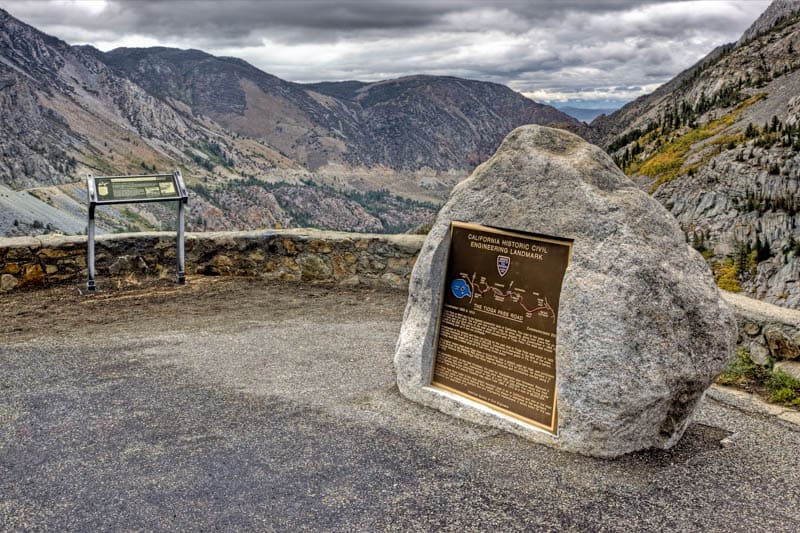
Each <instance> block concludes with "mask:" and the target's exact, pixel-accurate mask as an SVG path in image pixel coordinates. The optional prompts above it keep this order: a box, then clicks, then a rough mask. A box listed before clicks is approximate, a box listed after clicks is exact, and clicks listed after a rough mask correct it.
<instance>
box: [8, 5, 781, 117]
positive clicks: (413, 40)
mask: <svg viewBox="0 0 800 533" xmlns="http://www.w3.org/2000/svg"><path fill="white" fill-rule="evenodd" d="M768 5H769V0H706V1H685V2H683V1H678V2H648V1H632V0H631V1H623V0H594V1H592V0H585V1H576V0H568V1H556V0H552V1H547V0H532V1H528V2H522V1H501V2H489V1H474V0H427V1H403V2H400V1H397V2H385V1H366V0H365V1H360V2H352V1H351V2H334V1H320V0H295V1H255V0H252V1H219V2H210V1H209V2H204V1H173V2H155V1H118V0H96V1H95V0H83V1H81V0H78V1H72V0H39V1H20V0H0V6H2V7H3V8H4V9H6V10H7V11H9V12H10V13H11V14H12V15H14V16H16V17H18V18H20V19H22V20H23V21H25V22H27V23H29V24H32V25H33V26H36V27H37V28H39V29H40V30H42V31H44V32H46V33H49V34H51V35H55V36H57V37H60V38H61V39H63V40H65V41H67V42H69V43H71V44H91V45H94V46H96V47H97V48H100V49H101V50H110V49H112V48H116V47H119V46H156V45H159V46H174V47H179V48H198V49H201V50H205V51H207V52H209V53H212V54H215V55H226V56H234V57H239V58H242V59H245V60H247V61H249V62H250V63H252V64H254V65H256V66H257V67H259V68H261V69H262V70H265V71H267V72H269V73H271V74H275V75H277V76H280V77H282V78H284V79H288V80H293V81H298V82H311V81H322V80H347V79H358V80H364V81H374V80H380V79H387V78H394V77H399V76H405V75H409V74H419V73H427V74H440V75H453V76H461V77H465V78H472V79H479V80H486V81H495V82H499V83H504V84H506V85H508V86H510V87H511V88H513V89H516V90H518V91H520V92H522V93H524V94H526V95H528V96H529V97H531V98H533V99H535V100H537V101H541V102H545V103H550V104H564V103H570V104H578V105H582V106H584V107H591V106H598V107H604V106H612V107H616V106H618V105H621V104H622V103H624V102H626V101H628V100H631V99H633V98H635V97H637V96H639V95H641V94H644V93H647V92H650V91H652V90H653V89H655V88H656V87H657V86H658V85H659V84H661V83H663V82H665V81H667V80H669V79H670V78H672V77H673V76H674V75H675V74H677V73H678V72H680V71H681V70H683V69H684V68H686V67H688V66H690V65H691V64H693V63H694V62H695V61H697V60H698V59H700V58H701V57H703V56H704V55H705V54H707V53H708V52H709V51H711V50H712V49H713V48H714V47H716V46H718V45H720V44H723V43H726V42H731V41H735V40H737V39H738V38H739V36H740V34H741V33H742V32H743V31H744V30H745V29H746V28H747V27H748V26H749V25H750V24H751V23H752V22H753V21H754V20H755V19H756V18H757V17H758V15H759V14H760V13H761V12H762V11H763V10H764V9H766V7H767V6H768Z"/></svg>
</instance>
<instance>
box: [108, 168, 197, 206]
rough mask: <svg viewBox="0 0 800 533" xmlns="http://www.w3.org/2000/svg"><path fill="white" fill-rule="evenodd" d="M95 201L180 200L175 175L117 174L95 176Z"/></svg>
mask: <svg viewBox="0 0 800 533" xmlns="http://www.w3.org/2000/svg"><path fill="white" fill-rule="evenodd" d="M94 186H95V190H96V191H97V203H99V204H102V203H104V202H121V201H137V200H141V201H146V200H180V199H181V195H180V193H179V189H178V186H177V184H176V183H175V177H174V176H172V175H169V174H165V175H161V176H117V177H107V178H95V180H94Z"/></svg>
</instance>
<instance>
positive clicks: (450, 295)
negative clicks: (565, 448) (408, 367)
mask: <svg viewBox="0 0 800 533" xmlns="http://www.w3.org/2000/svg"><path fill="white" fill-rule="evenodd" d="M450 239H451V240H450V254H449V256H448V259H447V273H446V277H445V284H444V295H443V298H442V308H441V311H440V315H439V331H438V333H437V347H436V361H435V364H434V368H433V381H432V384H433V385H434V386H436V387H439V388H442V389H445V390H448V391H450V392H453V393H456V394H459V395H461V396H465V397H467V398H469V399H471V400H473V401H477V402H479V403H481V404H483V405H486V406H488V407H491V408H493V409H495V410H497V411H500V412H502V413H504V414H507V415H510V416H513V417H515V418H517V419H520V420H522V421H524V422H526V423H528V424H532V425H534V426H536V427H539V428H541V429H544V430H546V431H549V432H550V433H553V434H555V433H556V425H557V418H556V324H557V320H558V303H559V299H560V297H561V282H562V280H563V279H564V273H565V272H566V270H567V265H568V264H569V258H570V253H571V251H572V241H571V240H570V239H561V238H557V237H546V236H543V235H534V234H527V233H521V232H517V231H510V230H503V229H497V228H491V227H488V226H479V225H476V224H465V223H463V222H452V223H451V225H450Z"/></svg>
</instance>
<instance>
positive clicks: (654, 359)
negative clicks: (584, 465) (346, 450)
mask: <svg viewBox="0 0 800 533" xmlns="http://www.w3.org/2000/svg"><path fill="white" fill-rule="evenodd" d="M453 220H456V221H462V222H470V223H475V224H483V225H487V226H494V227H500V228H507V229H511V230H518V231H525V232H531V233H539V234H545V235H553V236H558V237H564V238H570V239H574V244H573V249H572V259H571V262H570V265H569V267H568V269H567V272H566V275H565V277H564V282H563V287H562V292H561V303H560V309H559V311H558V326H557V328H558V329H557V345H556V367H557V371H556V373H557V377H556V388H557V394H558V404H557V412H558V423H557V427H558V437H554V436H552V435H550V434H548V433H545V432H543V431H541V430H538V429H535V428H533V427H532V426H529V425H527V424H524V423H521V422H518V421H516V420H514V419H513V418H511V417H508V416H503V415H500V414H497V413H496V412H494V411H493V410H491V409H486V408H485V407H484V408H482V407H480V406H478V405H477V404H472V403H470V402H463V401H458V400H457V399H456V398H455V397H454V396H453V395H451V394H446V393H443V392H441V391H439V390H438V389H434V388H431V387H430V386H429V384H430V381H431V374H432V367H433V358H434V343H435V336H436V330H437V320H438V318H439V312H440V310H439V306H440V302H441V295H442V290H443V288H444V287H443V285H444V269H445V268H446V261H445V260H446V256H447V253H448V248H449V244H450V243H449V225H450V222H451V221H453ZM735 341H736V322H735V319H734V315H733V313H732V312H731V310H730V309H729V308H728V307H727V305H726V304H725V303H724V302H723V301H722V299H721V298H720V295H719V292H718V290H717V288H716V286H715V284H714V280H713V278H712V275H711V272H710V271H709V269H708V266H707V265H706V263H705V262H704V261H703V259H702V257H701V256H700V255H699V254H698V253H697V252H696V251H695V250H693V249H691V248H690V247H689V246H688V245H687V244H686V242H685V237H684V234H683V232H682V231H681V229H680V228H679V226H678V224H677V222H676V221H675V219H674V218H673V217H672V216H671V215H670V214H669V213H668V212H667V211H666V210H665V209H664V208H663V207H662V206H661V205H660V204H659V203H658V202H656V201H655V200H653V199H652V198H650V197H649V196H647V195H646V194H645V193H643V192H642V191H640V190H639V189H638V188H637V187H636V186H635V185H634V184H633V183H632V182H631V181H629V180H628V178H627V177H625V175H623V174H622V172H621V171H620V170H619V169H618V168H617V166H616V165H615V164H614V163H613V162H612V160H611V159H610V158H609V157H608V155H606V153H605V152H603V151H602V150H601V149H600V148H598V147H596V146H594V145H591V144H588V143H586V142H585V141H583V140H582V139H581V138H580V137H578V136H576V135H573V134H571V133H568V132H565V131H562V130H556V129H550V128H545V127H540V126H524V127H521V128H518V129H516V130H514V131H513V132H512V133H510V134H509V135H508V136H507V137H506V139H505V141H504V142H503V144H502V145H501V146H500V148H499V149H498V150H497V152H496V153H495V155H494V156H493V157H492V158H491V159H490V160H488V161H487V162H486V163H484V164H482V165H481V166H479V167H478V168H477V169H476V170H475V172H474V173H473V174H472V176H471V177H470V178H469V179H467V180H465V181H464V182H462V183H460V184H459V185H458V186H457V187H456V188H455V189H454V190H453V193H452V195H451V197H450V199H449V201H448V202H447V204H445V206H444V207H443V208H442V210H441V211H440V213H439V215H438V218H437V220H436V222H435V223H434V226H433V228H432V230H431V232H430V233H429V235H428V237H427V239H426V240H425V244H424V245H423V248H422V251H421V252H420V255H419V258H418V259H417V263H416V266H415V268H414V271H413V274H412V277H411V282H410V287H409V299H408V304H407V307H406V311H405V317H404V320H403V326H402V330H401V333H400V337H399V339H398V343H397V351H396V354H395V367H396V371H397V381H398V385H399V388H400V391H401V392H402V394H404V395H405V396H407V397H408V398H410V399H412V400H414V401H417V402H420V403H422V404H425V405H428V406H431V407H434V408H437V409H440V410H441V411H444V412H445V413H449V414H451V415H454V416H457V417H460V418H464V419H467V420H471V421H474V422H477V423H481V424H488V425H492V426H495V427H498V428H502V429H504V430H508V431H511V432H514V433H517V434H519V435H522V436H524V437H526V438H529V439H531V440H535V441H538V442H541V443H544V444H547V445H550V446H554V447H558V448H562V449H564V450H568V451H574V452H579V453H582V454H586V455H593V456H602V457H613V456H619V455H622V454H625V453H628V452H632V451H635V450H640V449H644V448H650V447H658V448H669V447H671V446H672V445H674V444H675V443H676V442H677V441H678V440H679V439H680V437H681V436H682V435H683V432H684V430H685V429H686V427H687V425H688V424H689V421H690V418H691V415H692V412H693V411H694V409H695V408H696V406H697V405H698V402H699V400H700V399H701V397H702V396H703V393H704V391H705V390H706V388H707V387H708V386H709V385H710V384H711V382H712V380H713V379H714V378H715V376H716V375H717V374H718V373H719V372H720V371H721V370H722V368H723V366H724V365H725V362H726V361H727V359H728V357H729V356H730V355H731V354H732V353H733V351H734V346H735Z"/></svg>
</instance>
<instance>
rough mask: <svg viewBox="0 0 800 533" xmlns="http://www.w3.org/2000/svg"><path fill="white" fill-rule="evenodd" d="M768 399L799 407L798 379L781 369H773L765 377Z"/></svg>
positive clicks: (799, 381) (799, 382) (799, 390)
mask: <svg viewBox="0 0 800 533" xmlns="http://www.w3.org/2000/svg"><path fill="white" fill-rule="evenodd" d="M766 384H767V390H768V391H769V401H771V402H775V403H780V404H783V405H791V406H794V407H800V380H798V379H797V378H795V377H792V376H790V375H789V374H787V373H786V372H783V371H782V370H776V371H774V372H773V373H772V374H771V375H770V376H769V379H767V383H766Z"/></svg>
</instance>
